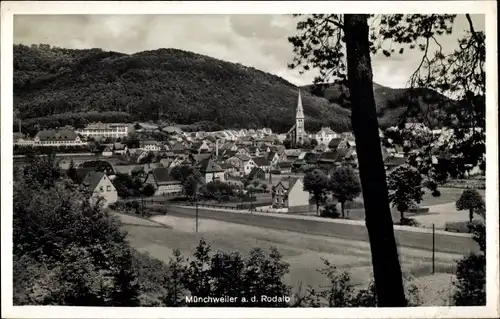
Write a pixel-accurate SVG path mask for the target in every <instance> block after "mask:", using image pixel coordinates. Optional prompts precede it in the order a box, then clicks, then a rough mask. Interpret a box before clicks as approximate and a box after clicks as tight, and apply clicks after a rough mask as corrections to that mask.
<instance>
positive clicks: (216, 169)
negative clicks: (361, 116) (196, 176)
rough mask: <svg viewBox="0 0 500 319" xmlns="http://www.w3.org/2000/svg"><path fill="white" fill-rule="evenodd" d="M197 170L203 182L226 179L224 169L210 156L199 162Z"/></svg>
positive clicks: (223, 180)
mask: <svg viewBox="0 0 500 319" xmlns="http://www.w3.org/2000/svg"><path fill="white" fill-rule="evenodd" d="M198 170H199V171H200V173H201V174H202V175H203V176H204V178H205V183H210V182H211V181H220V182H225V181H226V174H225V173H226V172H225V170H224V169H223V168H221V167H220V166H219V165H217V164H216V163H215V162H214V161H213V160H212V159H211V158H207V159H205V160H203V161H202V162H201V163H200V164H199V166H198Z"/></svg>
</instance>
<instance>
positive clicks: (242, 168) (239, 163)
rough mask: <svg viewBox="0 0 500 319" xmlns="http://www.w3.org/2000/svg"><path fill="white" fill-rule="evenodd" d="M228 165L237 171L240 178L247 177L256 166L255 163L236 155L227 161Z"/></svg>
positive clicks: (247, 157) (243, 156)
mask: <svg viewBox="0 0 500 319" xmlns="http://www.w3.org/2000/svg"><path fill="white" fill-rule="evenodd" d="M226 162H228V163H231V164H232V165H233V166H234V167H236V169H237V170H238V172H239V174H240V176H244V175H248V174H249V173H250V172H251V171H252V169H253V168H254V167H255V166H256V165H255V162H254V161H253V160H252V159H251V158H250V157H249V156H246V155H242V154H236V155H235V156H233V157H231V158H229V159H227V161H226Z"/></svg>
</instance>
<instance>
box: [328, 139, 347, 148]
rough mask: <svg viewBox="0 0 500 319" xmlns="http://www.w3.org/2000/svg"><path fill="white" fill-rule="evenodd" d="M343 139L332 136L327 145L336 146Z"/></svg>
mask: <svg viewBox="0 0 500 319" xmlns="http://www.w3.org/2000/svg"><path fill="white" fill-rule="evenodd" d="M343 140H344V139H343V138H332V139H331V140H330V142H329V143H328V147H337V146H339V144H340V142H342V141H343Z"/></svg>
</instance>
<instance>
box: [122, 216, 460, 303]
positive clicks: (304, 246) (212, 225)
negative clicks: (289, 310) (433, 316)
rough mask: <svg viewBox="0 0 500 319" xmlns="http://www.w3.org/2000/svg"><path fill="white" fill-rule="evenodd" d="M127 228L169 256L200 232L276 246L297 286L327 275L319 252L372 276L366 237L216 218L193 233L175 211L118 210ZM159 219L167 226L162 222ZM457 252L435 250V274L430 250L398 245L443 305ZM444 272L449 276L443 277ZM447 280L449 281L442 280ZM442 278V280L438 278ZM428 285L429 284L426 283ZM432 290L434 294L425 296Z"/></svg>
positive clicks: (232, 245)
mask: <svg viewBox="0 0 500 319" xmlns="http://www.w3.org/2000/svg"><path fill="white" fill-rule="evenodd" d="M120 217H121V219H122V221H123V222H124V223H125V225H124V228H125V229H126V230H127V231H128V233H129V240H130V242H131V244H132V246H134V247H135V248H136V249H138V250H140V251H144V252H148V253H149V254H151V255H152V256H154V257H156V258H158V259H160V260H163V261H165V262H168V260H169V258H170V256H171V255H172V251H173V250H174V249H179V250H181V251H182V252H183V254H184V255H185V256H190V255H191V253H192V252H193V251H194V249H195V247H196V246H197V244H198V243H199V241H200V239H201V238H204V239H205V240H206V241H207V242H208V243H209V244H210V245H211V246H212V248H213V250H214V251H217V250H220V251H233V250H237V251H239V252H241V253H242V254H248V253H249V252H250V251H251V250H252V249H253V248H254V247H260V248H264V249H267V248H270V247H272V246H274V247H277V248H278V249H279V251H280V252H281V253H282V254H283V255H284V259H285V260H286V261H287V262H288V263H289V264H290V273H289V274H288V275H287V276H286V278H285V279H286V281H287V283H289V284H291V285H293V286H295V287H297V286H298V283H299V282H302V283H303V285H306V286H307V285H312V286H318V285H320V284H324V281H325V278H324V277H323V276H322V275H321V274H319V273H318V272H317V269H320V268H322V267H323V262H322V260H321V258H324V259H327V260H329V261H330V262H332V263H333V264H334V265H335V266H337V267H338V268H339V269H341V270H348V271H349V272H350V273H351V276H352V279H353V282H354V283H356V284H360V285H366V284H367V283H368V281H369V280H370V277H371V270H372V265H371V255H370V250H369V245H368V243H365V242H358V241H349V240H343V239H337V238H330V237H323V236H315V235H307V234H299V233H295V232H290V231H280V230H272V229H264V228H259V227H253V226H244V225H239V224H234V223H227V222H222V221H216V220H205V219H201V220H200V222H199V233H195V225H194V222H193V219H189V218H183V217H173V216H156V217H154V222H153V221H144V220H142V219H140V218H137V217H133V216H128V215H120ZM158 223H161V224H163V225H165V226H167V227H165V228H163V227H158ZM458 258H461V256H460V255H455V254H445V253H437V254H436V271H437V274H434V275H431V254H430V252H427V251H422V250H417V249H410V248H403V249H400V260H401V264H402V268H403V271H404V272H406V273H410V274H412V275H413V276H416V277H417V279H416V281H415V282H416V283H417V284H418V285H419V287H422V288H421V289H422V290H425V291H433V292H434V294H432V293H429V292H425V293H424V294H423V296H422V297H423V301H424V303H425V304H427V305H436V306H437V305H444V304H445V303H444V301H443V300H438V299H436V297H435V296H436V295H439V294H440V293H439V291H440V289H448V290H449V288H448V286H449V282H450V280H449V279H450V276H451V274H452V273H453V271H454V266H455V260H456V259H458ZM442 278H447V279H446V280H444V281H443V279H442ZM443 282H445V283H446V284H443ZM437 283H439V284H437ZM424 288H425V289H424ZM428 296H433V297H432V298H430V299H429V298H427V297H428Z"/></svg>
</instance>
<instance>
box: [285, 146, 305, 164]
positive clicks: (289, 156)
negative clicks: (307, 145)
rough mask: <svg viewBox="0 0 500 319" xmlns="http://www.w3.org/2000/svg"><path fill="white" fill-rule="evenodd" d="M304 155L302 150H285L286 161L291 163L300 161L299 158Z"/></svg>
mask: <svg viewBox="0 0 500 319" xmlns="http://www.w3.org/2000/svg"><path fill="white" fill-rule="evenodd" d="M302 153H303V152H302V151H301V150H296V149H292V150H285V155H286V160H287V161H289V162H293V161H295V160H298V159H299V156H300V155H301V154H302Z"/></svg>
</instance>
